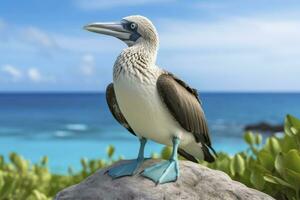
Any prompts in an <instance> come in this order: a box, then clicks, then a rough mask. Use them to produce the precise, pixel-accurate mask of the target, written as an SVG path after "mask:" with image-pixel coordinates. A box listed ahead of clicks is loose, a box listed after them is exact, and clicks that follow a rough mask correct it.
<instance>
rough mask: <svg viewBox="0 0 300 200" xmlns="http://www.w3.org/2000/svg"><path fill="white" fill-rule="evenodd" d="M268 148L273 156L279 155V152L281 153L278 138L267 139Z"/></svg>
mask: <svg viewBox="0 0 300 200" xmlns="http://www.w3.org/2000/svg"><path fill="white" fill-rule="evenodd" d="M266 148H267V149H268V150H269V151H270V152H271V153H272V154H273V155H277V154H278V153H279V152H281V147H280V143H279V141H278V139H277V138H275V137H270V138H268V139H267V142H266Z"/></svg>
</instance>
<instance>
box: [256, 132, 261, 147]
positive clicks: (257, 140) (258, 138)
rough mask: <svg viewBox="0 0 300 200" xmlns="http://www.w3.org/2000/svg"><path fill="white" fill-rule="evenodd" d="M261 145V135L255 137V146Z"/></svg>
mask: <svg viewBox="0 0 300 200" xmlns="http://www.w3.org/2000/svg"><path fill="white" fill-rule="evenodd" d="M261 143H262V136H261V134H256V135H255V144H257V145H260V144H261Z"/></svg>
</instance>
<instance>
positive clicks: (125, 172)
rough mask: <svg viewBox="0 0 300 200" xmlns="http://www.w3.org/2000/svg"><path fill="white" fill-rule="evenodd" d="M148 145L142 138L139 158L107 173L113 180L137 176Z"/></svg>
mask: <svg viewBox="0 0 300 200" xmlns="http://www.w3.org/2000/svg"><path fill="white" fill-rule="evenodd" d="M146 143H147V140H146V139H145V138H140V150H139V155H138V158H137V159H135V160H129V161H128V162H126V163H124V164H121V165H118V166H115V167H113V168H111V169H109V170H108V171H107V173H108V175H109V176H111V177H112V178H119V177H123V176H132V175H134V174H135V172H136V171H137V169H138V168H139V167H140V165H141V164H142V163H143V162H144V160H145V159H147V158H144V148H145V145H146Z"/></svg>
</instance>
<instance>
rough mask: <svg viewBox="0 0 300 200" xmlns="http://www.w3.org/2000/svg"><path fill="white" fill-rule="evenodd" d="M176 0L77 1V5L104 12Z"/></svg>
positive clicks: (84, 8) (85, 8)
mask: <svg viewBox="0 0 300 200" xmlns="http://www.w3.org/2000/svg"><path fill="white" fill-rule="evenodd" d="M170 1H174V0H110V1H107V0H75V4H76V5H77V6H78V7H79V8H81V9H83V10H102V9H107V8H115V7H121V6H137V5H144V4H155V3H160V4H161V3H166V2H170Z"/></svg>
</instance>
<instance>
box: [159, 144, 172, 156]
mask: <svg viewBox="0 0 300 200" xmlns="http://www.w3.org/2000/svg"><path fill="white" fill-rule="evenodd" d="M171 153H172V147H169V146H165V147H164V148H163V149H162V151H161V157H162V159H169V158H170V156H171Z"/></svg>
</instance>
